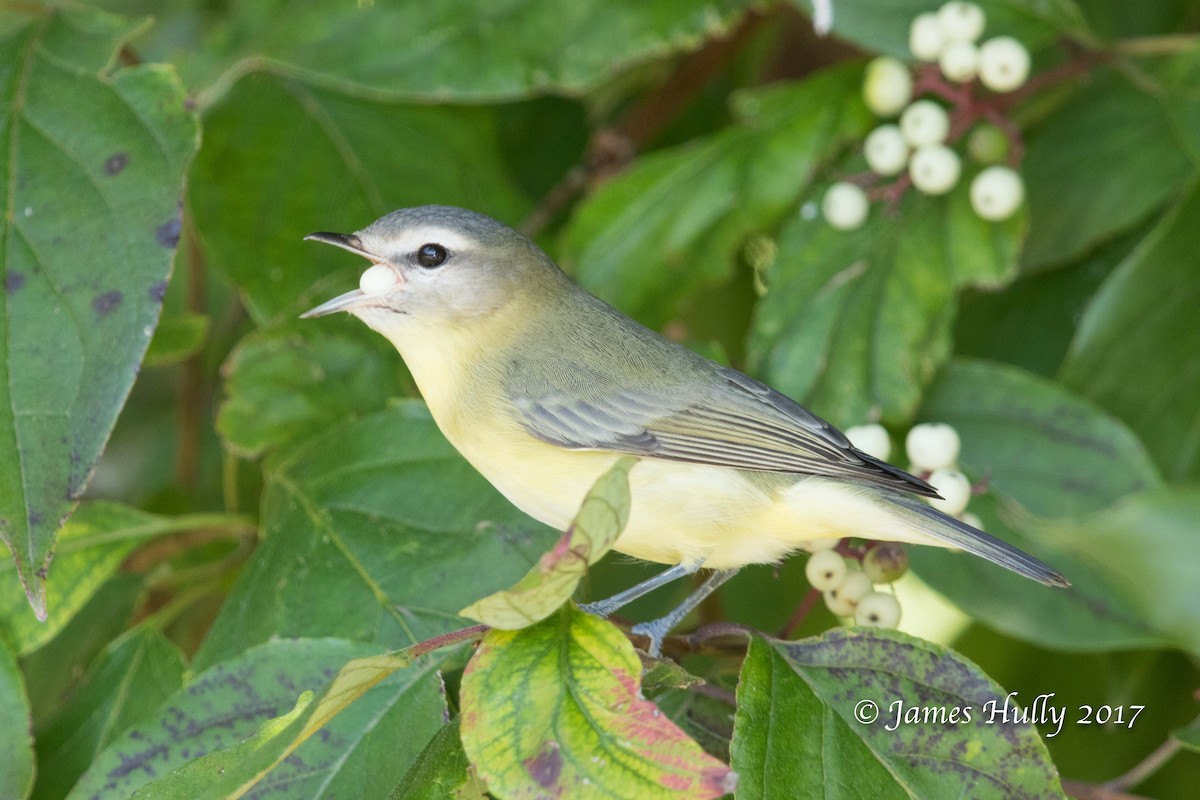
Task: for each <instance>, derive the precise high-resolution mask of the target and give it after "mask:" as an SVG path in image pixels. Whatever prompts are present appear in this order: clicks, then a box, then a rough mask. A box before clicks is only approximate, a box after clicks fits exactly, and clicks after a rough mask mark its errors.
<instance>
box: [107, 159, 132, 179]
mask: <svg viewBox="0 0 1200 800" xmlns="http://www.w3.org/2000/svg"><path fill="white" fill-rule="evenodd" d="M128 163H129V154H128V153H113V154H112V155H111V156H109V157H108V158H106V159H104V174H105V175H107V176H109V177H110V178H111V177H112V176H113V175H116V174H117V173H119V172H120V171H121V170H123V169H125V165H126V164H128Z"/></svg>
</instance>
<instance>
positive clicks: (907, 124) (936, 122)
mask: <svg viewBox="0 0 1200 800" xmlns="http://www.w3.org/2000/svg"><path fill="white" fill-rule="evenodd" d="M900 132H901V133H902V134H903V135H904V141H906V142H908V143H909V144H910V145H911V146H913V147H920V146H921V145H926V144H941V143H942V142H944V141H946V134H948V133H949V132H950V115H949V114H947V113H946V109H944V108H942V107H941V106H939V105H938V104H937V103H935V102H933V101H932V100H918V101H917V102H915V103H913V104H912V105H911V106H909V107H908V108H906V109H904V113H902V114H901V115H900Z"/></svg>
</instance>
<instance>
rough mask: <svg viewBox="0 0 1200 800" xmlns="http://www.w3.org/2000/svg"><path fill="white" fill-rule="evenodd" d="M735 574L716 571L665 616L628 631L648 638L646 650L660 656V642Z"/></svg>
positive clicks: (734, 572) (732, 571)
mask: <svg viewBox="0 0 1200 800" xmlns="http://www.w3.org/2000/svg"><path fill="white" fill-rule="evenodd" d="M736 574H737V570H736V569H726V570H718V571H716V572H714V573H713V574H712V575H709V576H708V579H707V580H705V581H704V583H702V584H700V586H699V587H698V588H697V589H696V591H694V592H692V593H691V594H689V595H688V596H687V598H686V599H684V601H683V602H682V603H680V604H679V605H678V606H676V607H675V608H674V609H673V610H672V611H671V612H670V613H668V614H667V615H666V616H662V617H659V618H658V619H655V620H651V621H650V622H639V623H638V624H637V625H634V626H633V628H631V629H630V632H631V633H636V634H638V635H640V636H648V637H650V646H649V647H648V648H647V649H646V652H648V653H649V654H650V655H652V656H660V655H662V642H663V639H664V638H665V637H666V635H667V634H668V633H670V632H671V629H672V628H674V627H675V626H676V625H678V624H679V622H680V621H681V620H682V619H683V618H684V617H686V616H687V615H688V614H690V613H691V612H692V609H693V608H695V607H696V606H698V605H700V603H701V602H702V601H703V600H704V598H706V597H708V596H709V595H710V594H712V593H713V592H714V591H716V590H717V587H719V586H720V585H721V584H722V583H724V582H725V581H727V580H729V579H730V578H732V577H733V576H734V575H736ZM634 588H637V587H634Z"/></svg>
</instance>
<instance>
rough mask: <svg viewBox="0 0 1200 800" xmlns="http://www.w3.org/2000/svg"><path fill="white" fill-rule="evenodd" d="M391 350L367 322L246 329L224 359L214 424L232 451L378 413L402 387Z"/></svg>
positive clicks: (260, 447)
mask: <svg viewBox="0 0 1200 800" xmlns="http://www.w3.org/2000/svg"><path fill="white" fill-rule="evenodd" d="M403 363H404V362H403V361H401V360H400V356H399V355H398V354H397V353H396V350H395V348H393V347H392V345H391V344H390V343H389V342H388V341H387V340H386V339H384V338H383V337H382V336H379V335H378V334H376V333H375V332H374V331H372V330H371V329H370V328H368V327H366V326H365V325H359V324H351V325H328V324H313V323H312V322H307V321H289V322H286V323H284V324H282V325H275V326H272V327H269V328H265V329H263V330H260V331H256V332H254V333H251V334H250V335H249V336H247V337H246V338H244V339H242V341H241V342H239V343H238V345H237V347H236V348H235V349H234V351H233V353H232V354H230V356H229V360H228V361H226V362H225V366H224V368H223V370H222V371H223V373H224V375H225V400H224V402H222V403H221V407H220V410H219V412H218V414H217V430H218V431H220V433H221V436H222V438H223V439H224V440H225V443H226V445H227V446H228V447H230V448H231V449H232V450H233V451H234V452H236V453H237V454H238V455H240V456H243V457H245V458H256V457H258V456H260V455H262V454H263V453H264V452H265V451H267V450H268V449H270V448H272V447H275V446H278V445H281V444H285V443H287V442H290V441H293V440H296V439H300V438H302V437H304V436H307V435H311V434H314V433H317V432H319V431H321V430H323V429H325V428H327V427H328V426H329V425H331V424H334V423H336V422H339V421H341V420H342V419H344V418H346V417H347V416H349V415H351V414H355V413H359V414H362V413H368V412H371V411H379V410H380V409H382V408H383V407H384V406H385V405H386V404H387V401H388V399H389V398H391V397H395V396H397V395H400V394H403V393H404V389H405V381H404V376H405V375H406V373H405V371H404V366H403Z"/></svg>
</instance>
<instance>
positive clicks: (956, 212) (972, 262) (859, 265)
mask: <svg viewBox="0 0 1200 800" xmlns="http://www.w3.org/2000/svg"><path fill="white" fill-rule="evenodd" d="M967 183H968V181H967V180H963V181H962V182H961V183H960V184H959V186H958V187H956V188H955V189H954V191H952V192H951V193H950V194H948V195H946V196H944V197H938V198H931V197H924V196H916V195H915V193H914V192H909V193H908V196H907V197H906V198H905V200H904V201H903V202H902V203H901V204H900V207H899V209H898V213H895V214H889V213H887V212H886V211H885V210H884V209H876V210H875V211H873V213H872V215H871V217H870V219H869V220H868V221H867V224H866V225H865V226H864V227H863V228H861V229H859V230H857V231H854V232H844V231H838V230H835V229H834V228H832V227H830V226H829V225H828V224H827V223H826V222H825V220H824V219H823V218H821V216H820V215H819V214H818V213H817V211H816V204H817V202H818V198H819V194H814V196H813V198H812V199H810V201H809V203H808V204H806V205H805V206H804V207H803V209H802V211H801V214H799V215H798V216H796V217H794V218H793V219H792V220H791V221H790V222H789V223H788V224H787V226H786V227H785V228H784V230H783V232H782V233H781V235H780V240H779V252H778V255H777V257H776V259H775V262H774V264H773V265H772V266H771V267H770V268H769V269H768V270H767V273H766V283H767V294H766V296H765V297H764V298H763V299H762V301H761V302H760V303H759V305H758V308H757V309H756V311H755V319H754V324H753V327H752V329H751V333H750V340H749V355H750V358H751V363H752V365H753V366H754V367H755V368H756V369H758V370H759V371H760V372H761V373H763V375H764V377H765V379H766V380H767V381H768V382H769V383H771V384H772V385H773V386H775V387H776V388H777V389H779V390H780V391H783V392H785V393H786V394H789V395H791V396H793V397H795V398H797V399H800V400H801V401H802V402H805V403H806V404H808V405H810V406H812V407H813V408H814V409H815V410H816V411H817V413H819V414H823V415H825V416H827V417H829V418H830V421H831V422H833V423H834V424H837V425H842V426H846V425H854V424H858V423H861V422H863V421H864V420H869V419H876V418H882V419H883V421H885V422H887V423H890V424H895V425H903V424H906V423H907V422H908V420H909V419H911V417H912V415H913V413H914V412H915V411H916V408H917V404H918V403H919V402H920V399H921V393H922V390H923V389H924V387H925V386H926V384H928V383H929V381H930V380H931V379H932V378H933V376H934V373H935V372H936V371H937V369H938V368H939V367H940V366H941V364H942V363H943V361H945V359H946V358H948V357H949V355H950V328H951V324H952V323H953V321H954V315H955V311H956V302H955V289H957V288H962V287H965V286H986V287H998V286H1002V285H1004V284H1005V283H1007V282H1008V281H1009V280H1011V279H1012V277H1013V276H1015V274H1016V260H1017V253H1018V249H1019V247H1020V243H1021V239H1022V236H1023V235H1024V231H1025V217H1024V215H1023V214H1020V213H1018V214H1017V215H1016V216H1014V217H1013V218H1011V219H1009V220H1007V221H1006V222H1003V223H998V224H993V223H988V222H984V221H983V220H981V219H979V217H978V216H976V215H975V213H974V212H973V211H972V210H971V207H970V199H969V197H968V189H967Z"/></svg>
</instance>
